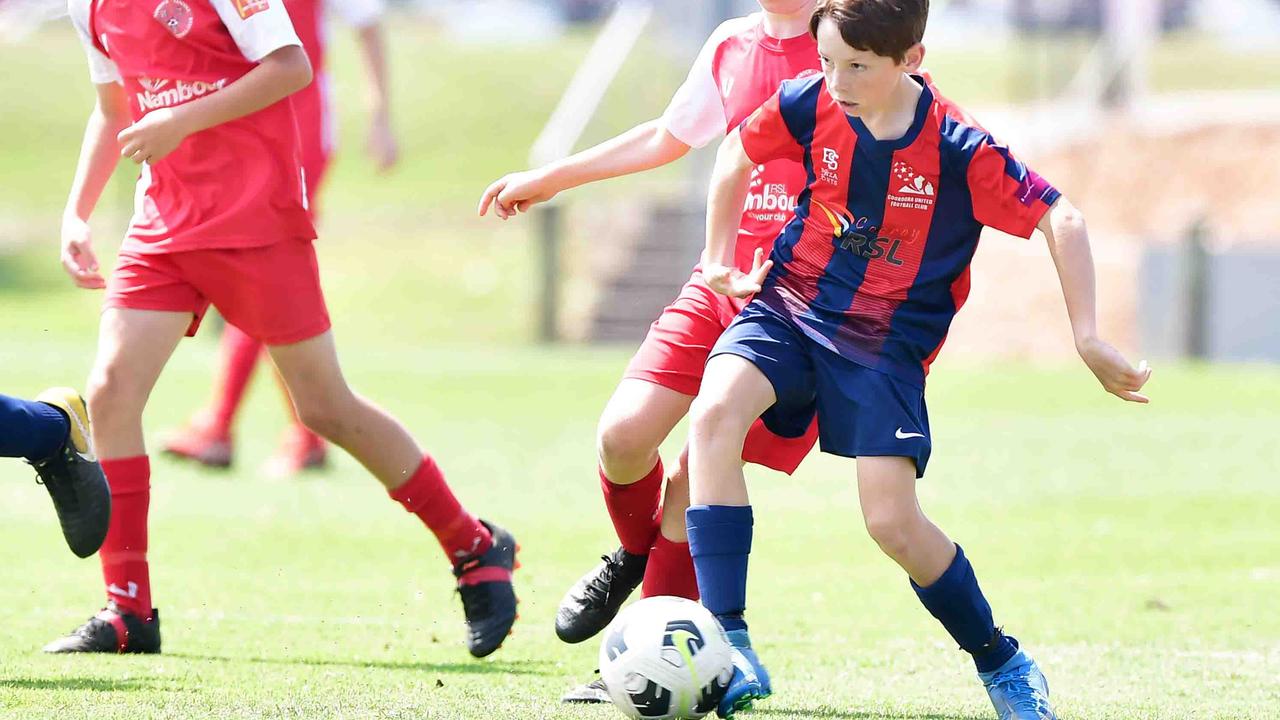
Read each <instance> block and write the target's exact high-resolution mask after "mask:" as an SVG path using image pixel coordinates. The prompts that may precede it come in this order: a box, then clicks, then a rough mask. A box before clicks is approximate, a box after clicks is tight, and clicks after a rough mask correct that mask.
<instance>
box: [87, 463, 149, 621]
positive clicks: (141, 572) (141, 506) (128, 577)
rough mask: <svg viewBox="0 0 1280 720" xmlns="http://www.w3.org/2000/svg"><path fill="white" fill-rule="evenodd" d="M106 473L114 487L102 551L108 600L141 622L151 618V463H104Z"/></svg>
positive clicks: (103, 576)
mask: <svg viewBox="0 0 1280 720" xmlns="http://www.w3.org/2000/svg"><path fill="white" fill-rule="evenodd" d="M102 470H103V472H104V473H106V475H107V482H108V484H110V485H111V524H110V525H109V529H108V530H107V539H106V540H105V541H104V542H103V543H102V549H101V550H99V551H98V558H99V559H100V560H101V561H102V580H103V582H104V583H106V586H107V599H108V600H114V601H115V602H116V604H117V605H119V606H120V607H121V608H123V609H125V610H127V611H128V612H130V613H132V614H134V615H137V616H138V617H140V618H144V619H145V618H149V617H151V575H150V571H149V569H148V567H147V507H148V506H149V505H150V504H151V462H150V460H148V459H147V456H146V455H138V456H136V457H130V458H119V459H116V460H103V461H102Z"/></svg>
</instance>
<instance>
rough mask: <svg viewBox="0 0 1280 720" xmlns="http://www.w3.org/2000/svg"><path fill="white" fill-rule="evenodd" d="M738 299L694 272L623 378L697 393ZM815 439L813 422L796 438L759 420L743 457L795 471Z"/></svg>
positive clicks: (739, 306) (647, 336) (768, 465)
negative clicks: (787, 435)
mask: <svg viewBox="0 0 1280 720" xmlns="http://www.w3.org/2000/svg"><path fill="white" fill-rule="evenodd" d="M742 304H743V303H742V301H734V300H732V299H731V298H728V297H725V296H724V295H721V294H719V293H717V292H716V291H714V290H712V289H711V288H710V287H708V286H707V284H706V282H705V281H704V280H703V279H702V273H701V272H699V271H697V270H694V272H693V276H692V277H690V278H689V282H687V283H685V285H684V287H683V288H681V290H680V294H679V295H678V296H677V297H676V299H675V301H674V302H672V303H671V304H670V305H668V306H667V308H666V309H665V310H663V311H662V314H661V315H659V316H658V319H657V320H655V321H654V323H653V325H652V326H650V327H649V334H648V335H646V336H645V338H644V342H642V343H641V344H640V349H639V350H637V351H636V354H635V356H634V357H632V358H631V362H630V363H629V364H628V365H627V371H626V373H624V374H623V377H624V378H629V379H634V380H645V381H647V382H651V383H654V384H655V385H661V386H662V387H664V388H667V389H668V390H674V391H676V392H678V393H680V394H682V395H693V396H696V395H697V394H698V389H699V388H701V387H702V373H703V371H704V370H705V369H706V366H707V356H709V355H710V354H711V348H712V347H713V346H715V344H716V340H718V339H719V338H720V335H722V334H723V333H724V331H725V328H727V327H729V323H730V322H733V319H734V318H735V317H737V315H738V311H739V310H741V309H742ZM817 439H818V426H817V423H816V422H814V423H812V424H810V425H809V429H808V430H807V431H805V433H804V435H801V436H800V437H794V438H788V437H783V436H781V435H776V434H774V433H772V432H770V431H769V429H768V428H766V427H765V426H764V423H762V422H761V421H759V420H756V422H755V424H754V425H752V426H751V430H750V431H749V432H748V433H747V440H746V443H745V444H744V445H743V447H742V459H743V460H744V461H746V462H749V463H755V464H757V465H764V466H765V467H768V468H772V469H774V470H777V471H779V472H784V473H787V474H788V475H790V474H792V473H794V472H795V471H796V468H798V467H799V466H800V461H801V460H804V458H805V456H806V455H808V454H809V450H810V449H812V448H813V445H814V443H815V442H817Z"/></svg>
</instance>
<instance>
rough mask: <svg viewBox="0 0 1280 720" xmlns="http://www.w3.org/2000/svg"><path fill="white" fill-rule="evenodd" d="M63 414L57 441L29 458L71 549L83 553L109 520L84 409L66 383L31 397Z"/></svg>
mask: <svg viewBox="0 0 1280 720" xmlns="http://www.w3.org/2000/svg"><path fill="white" fill-rule="evenodd" d="M36 401H37V402H42V403H45V404H46V405H52V406H53V407H56V408H58V409H59V410H61V411H62V412H63V414H64V415H66V416H67V424H68V425H70V431H69V432H68V433H67V439H66V440H65V441H64V442H63V443H62V447H60V448H58V450H57V452H55V453H54V454H53V455H50V456H49V457H47V458H45V459H43V460H38V461H36V462H33V463H31V466H32V467H34V468H35V469H36V475H37V476H39V480H38V482H39V483H40V484H41V485H44V487H45V490H48V491H49V497H51V498H53V508H54V510H56V511H57V513H58V523H59V524H60V525H62V536H63V537H64V538H66V540H67V545H69V546H70V547H71V552H73V553H75V554H76V555H78V556H80V557H82V558H85V557H89V556H90V555H92V554H94V553H96V552H98V548H100V547H102V541H103V540H105V539H106V538H107V526H108V525H110V523H111V487H110V486H108V485H107V476H106V475H103V474H102V466H101V465H99V464H98V458H97V457H96V456H95V455H94V454H93V441H92V439H91V438H90V436H89V411H88V409H87V408H86V407H85V404H84V399H83V398H81V397H80V394H79V393H77V392H76V391H75V390H72V389H71V388H50V389H48V390H45V391H44V392H42V393H40V394H39V395H38V396H37V397H36Z"/></svg>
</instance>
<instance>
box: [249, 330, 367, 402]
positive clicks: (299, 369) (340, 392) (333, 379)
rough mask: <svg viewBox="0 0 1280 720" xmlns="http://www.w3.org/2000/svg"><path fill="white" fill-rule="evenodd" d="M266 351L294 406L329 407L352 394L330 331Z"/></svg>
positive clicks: (275, 346)
mask: <svg viewBox="0 0 1280 720" xmlns="http://www.w3.org/2000/svg"><path fill="white" fill-rule="evenodd" d="M267 352H268V353H269V354H270V355H271V361H272V362H273V363H275V366H276V370H277V371H279V373H280V378H281V379H282V380H284V384H285V387H286V388H287V389H288V391H289V395H290V397H292V399H293V402H294V406H295V407H297V408H298V410H299V411H300V412H301V411H302V410H304V408H306V407H308V406H311V407H314V406H317V405H330V404H333V403H334V402H337V401H340V400H341V399H342V398H344V397H346V396H348V395H349V394H350V393H351V389H350V388H349V387H348V385H347V381H346V378H345V377H344V376H343V374H342V366H341V365H340V364H339V362H338V349H337V346H336V343H335V342H334V339H333V332H332V331H325V332H323V333H321V334H319V335H317V336H315V337H312V338H308V339H306V340H301V341H299V342H295V343H288V344H284V345H268V346H267Z"/></svg>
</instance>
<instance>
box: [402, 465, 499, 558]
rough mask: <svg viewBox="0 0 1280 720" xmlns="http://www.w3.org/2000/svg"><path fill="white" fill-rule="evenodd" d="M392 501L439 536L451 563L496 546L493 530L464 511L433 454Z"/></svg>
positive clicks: (438, 538)
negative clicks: (415, 516)
mask: <svg viewBox="0 0 1280 720" xmlns="http://www.w3.org/2000/svg"><path fill="white" fill-rule="evenodd" d="M391 499H392V500H395V501H396V502H398V503H400V504H401V505H403V506H404V509H405V510H408V511H409V512H411V513H413V514H414V515H417V516H418V517H419V518H420V519H421V520H422V522H423V523H424V524H426V526H427V528H428V529H429V530H431V532H433V533H435V536H436V539H437V540H439V541H440V547H442V548H444V552H445V554H446V555H448V556H449V562H451V563H454V564H457V562H458V561H459V560H462V559H464V558H468V557H473V556H476V555H482V554H484V553H485V552H487V551H488V550H489V548H491V547H493V536H492V535H490V534H489V528H487V527H485V526H484V525H482V524H481V523H480V521H479V520H477V519H476V516H474V515H472V514H471V513H469V512H467V511H466V510H464V509H462V505H461V504H460V503H459V502H458V499H457V498H456V497H454V496H453V491H452V490H450V489H449V485H448V483H446V482H445V481H444V473H442V472H440V468H439V466H437V465H436V461H435V460H434V459H432V457H431V456H430V455H427V456H425V457H423V458H422V464H421V465H419V466H418V470H417V472H415V473H414V474H413V477H411V478H409V481H408V482H406V483H405V484H403V485H401V486H400V487H398V488H396V489H395V490H392V491H391Z"/></svg>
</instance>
